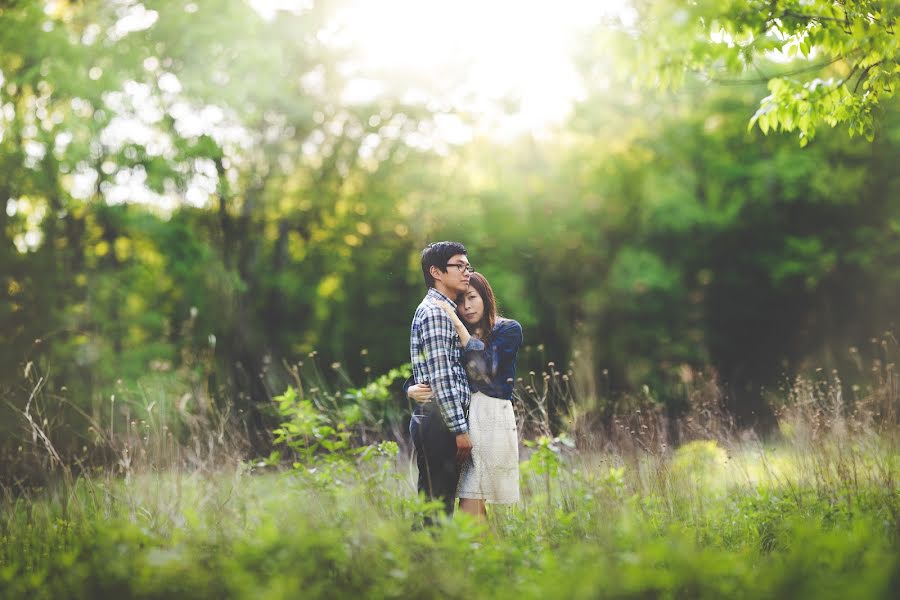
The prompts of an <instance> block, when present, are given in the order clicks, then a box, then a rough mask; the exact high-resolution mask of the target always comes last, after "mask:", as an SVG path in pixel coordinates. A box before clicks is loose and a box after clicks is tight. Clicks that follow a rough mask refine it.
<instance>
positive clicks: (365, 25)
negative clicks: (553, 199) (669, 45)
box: [251, 0, 624, 137]
mask: <svg viewBox="0 0 900 600" xmlns="http://www.w3.org/2000/svg"><path fill="white" fill-rule="evenodd" d="M304 3H305V2H304V0H251V4H253V6H254V7H256V9H257V11H258V12H260V14H262V15H263V16H265V17H270V18H271V17H273V16H274V15H275V13H274V9H278V8H281V9H286V8H290V7H297V6H302V5H303V4H304ZM622 4H623V3H622V2H619V1H617V0H552V1H551V0H540V1H538V0H453V1H447V0H378V1H373V0H356V1H355V2H353V3H351V4H350V5H349V6H348V8H347V12H346V15H345V16H344V20H345V22H346V25H345V28H344V29H343V31H342V32H341V33H340V34H339V35H338V36H337V40H338V41H339V42H340V43H344V44H348V45H352V46H353V47H354V48H356V49H357V51H358V57H359V60H360V62H361V71H362V72H373V73H375V72H390V73H391V74H393V75H395V76H405V80H406V81H408V82H409V85H410V92H415V91H417V86H416V82H419V83H421V86H420V88H425V89H431V90H433V89H434V88H435V87H439V86H440V85H441V83H443V84H445V85H447V84H448V83H449V84H450V85H451V86H452V87H451V91H450V92H449V95H450V97H445V98H441V100H442V101H445V102H449V103H451V104H452V105H453V106H454V107H456V108H463V109H466V110H469V111H471V112H473V113H475V114H476V115H477V116H478V117H479V118H480V120H481V121H482V125H483V126H485V127H486V128H488V129H490V130H491V131H492V132H493V133H494V134H498V135H500V136H501V137H505V136H506V135H515V134H517V133H523V132H526V131H532V132H534V133H540V131H541V130H543V129H545V128H546V127H548V126H552V125H553V124H556V123H559V122H560V121H562V120H563V119H564V118H565V116H566V115H567V114H568V112H569V110H570V108H571V105H572V101H573V100H575V99H577V98H578V97H579V96H580V95H581V93H582V89H581V85H580V81H579V77H578V74H577V72H576V71H575V68H574V66H573V65H572V62H571V58H570V57H571V55H572V52H573V50H574V49H575V44H576V43H577V42H578V39H579V35H580V32H582V31H585V30H586V29H587V28H589V27H591V26H592V25H596V24H597V23H598V22H599V21H600V20H601V19H602V18H603V17H604V16H609V15H614V14H621V13H622V11H623V10H624V9H623V7H622ZM460 71H462V77H461V79H462V81H460V78H459V75H458V73H460ZM442 76H446V81H444V82H441V77H442ZM348 91H349V93H350V96H351V98H350V99H353V98H358V99H359V100H365V99H367V96H369V97H371V95H373V94H376V93H377V92H378V86H377V85H373V84H372V83H371V82H366V81H364V80H363V81H358V82H357V84H356V85H355V86H352V88H351V90H348ZM504 99H513V100H516V101H517V102H518V110H517V111H515V112H513V113H512V114H509V113H507V114H502V115H501V114H499V111H498V110H497V105H498V104H497V103H498V101H501V100H504Z"/></svg>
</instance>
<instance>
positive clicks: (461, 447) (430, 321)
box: [409, 242, 473, 514]
mask: <svg viewBox="0 0 900 600" xmlns="http://www.w3.org/2000/svg"><path fill="white" fill-rule="evenodd" d="M472 271H473V269H472V266H471V265H470V264H469V259H468V257H467V256H466V248H465V246H463V245H462V244H460V243H457V242H437V243H434V244H429V245H428V247H426V248H425V249H424V250H423V251H422V275H423V276H424V278H425V285H426V286H427V287H428V292H427V294H426V295H425V298H424V299H423V300H422V302H421V303H420V304H419V306H418V308H417V309H416V314H415V316H414V317H413V321H412V327H411V328H410V336H409V354H410V358H411V359H412V367H413V380H414V381H415V382H416V383H427V384H429V385H430V386H431V389H432V390H433V392H434V396H433V400H432V401H431V402H426V403H424V404H420V405H418V406H417V407H416V409H415V411H414V412H413V416H412V419H411V420H410V423H409V432H410V434H411V436H412V439H413V445H414V446H415V448H416V463H417V464H418V467H419V482H418V488H419V491H420V492H424V493H425V495H426V496H427V497H428V498H430V499H437V500H441V501H443V503H444V510H445V512H446V513H447V514H452V513H453V510H454V505H455V502H456V485H457V483H458V482H459V466H460V464H461V463H462V462H463V461H465V460H467V459H468V458H469V456H470V454H471V452H472V442H471V440H470V439H469V433H468V430H469V428H468V424H467V422H466V414H467V411H468V409H469V399H470V394H471V392H470V391H469V384H468V382H467V381H466V373H465V370H464V369H463V365H462V361H461V355H462V349H461V348H460V345H459V336H458V335H457V333H456V330H455V329H454V327H453V323H452V321H451V320H450V318H449V317H448V316H447V314H446V313H444V311H443V310H441V308H440V307H439V306H437V305H435V304H433V303H432V300H437V301H442V302H447V303H449V304H450V305H451V306H453V307H454V308H456V302H455V301H454V300H455V299H456V297H457V296H458V295H459V294H460V293H464V292H465V291H466V290H467V289H468V287H469V273H471V272H472Z"/></svg>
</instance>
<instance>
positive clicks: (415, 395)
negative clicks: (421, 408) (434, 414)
mask: <svg viewBox="0 0 900 600" xmlns="http://www.w3.org/2000/svg"><path fill="white" fill-rule="evenodd" d="M406 395H407V396H409V397H410V398H412V399H413V400H415V401H416V402H418V403H419V404H424V403H425V402H428V401H429V400H431V397H432V395H433V393H432V391H431V386H430V385H428V384H426V383H415V384H413V385H411V386H409V387H408V388H407V389H406Z"/></svg>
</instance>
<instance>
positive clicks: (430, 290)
mask: <svg viewBox="0 0 900 600" xmlns="http://www.w3.org/2000/svg"><path fill="white" fill-rule="evenodd" d="M427 297H429V298H434V299H435V300H444V301H446V302H449V303H450V306H452V307H453V308H454V309H455V308H456V302H454V301H453V300H451V299H450V298H448V297H447V296H445V295H443V294H442V293H440V292H439V291H437V290H436V289H434V288H428V294H427Z"/></svg>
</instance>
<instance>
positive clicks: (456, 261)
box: [441, 254, 471, 294]
mask: <svg viewBox="0 0 900 600" xmlns="http://www.w3.org/2000/svg"><path fill="white" fill-rule="evenodd" d="M469 269H471V266H470V265H469V259H468V258H466V255H465V254H454V255H453V256H452V257H451V258H450V260H448V261H447V272H446V273H441V281H442V282H443V283H444V285H445V286H446V287H447V289H448V290H449V291H452V292H456V293H457V294H461V293H463V292H465V291H466V290H468V289H469Z"/></svg>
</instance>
